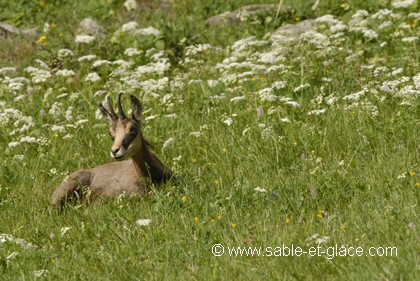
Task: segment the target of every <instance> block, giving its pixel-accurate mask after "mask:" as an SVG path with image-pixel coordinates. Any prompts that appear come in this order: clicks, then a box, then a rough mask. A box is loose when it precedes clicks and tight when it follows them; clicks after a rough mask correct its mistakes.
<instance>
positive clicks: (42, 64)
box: [35, 59, 50, 70]
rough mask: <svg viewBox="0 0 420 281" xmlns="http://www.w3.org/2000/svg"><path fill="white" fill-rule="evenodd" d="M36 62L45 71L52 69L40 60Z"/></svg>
mask: <svg viewBox="0 0 420 281" xmlns="http://www.w3.org/2000/svg"><path fill="white" fill-rule="evenodd" d="M35 62H36V63H37V64H38V65H39V66H40V67H41V68H43V69H46V70H48V69H50V67H49V66H48V64H46V63H45V62H44V61H42V60H40V59H35Z"/></svg>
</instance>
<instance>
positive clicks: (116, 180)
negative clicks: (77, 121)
mask: <svg viewBox="0 0 420 281" xmlns="http://www.w3.org/2000/svg"><path fill="white" fill-rule="evenodd" d="M120 97H121V94H119V95H118V109H119V113H120V117H117V116H116V114H115V112H114V110H113V109H112V106H111V102H110V99H109V98H108V99H107V101H108V110H107V109H105V108H104V107H103V106H102V105H101V106H100V110H101V112H102V114H103V115H104V117H105V118H106V119H107V121H108V123H109V125H110V135H111V139H112V140H113V141H114V143H113V146H112V148H111V156H112V157H113V158H114V159H116V160H118V162H112V163H107V164H104V165H100V166H97V167H95V168H92V169H86V170H80V171H77V172H75V173H73V174H71V175H69V176H68V177H67V178H66V179H65V180H64V181H63V182H62V183H61V184H60V185H59V186H58V187H57V188H56V190H55V191H54V193H53V195H52V205H53V207H54V208H60V207H62V206H63V204H64V203H65V202H66V200H67V199H68V198H70V197H73V196H76V197H83V196H84V193H86V192H85V191H86V190H87V191H88V192H87V193H89V200H93V199H95V198H97V197H114V196H118V195H120V194H123V193H125V194H127V195H136V196H142V195H144V194H145V193H146V192H147V190H148V188H149V186H150V184H152V183H153V184H155V185H160V184H163V183H165V182H167V181H168V180H170V179H171V178H172V177H173V173H172V171H171V170H170V169H169V168H167V167H166V166H165V165H164V164H163V163H162V162H161V161H160V160H159V159H158V158H157V157H156V156H155V155H154V154H153V153H152V152H151V151H150V149H149V145H148V143H147V141H146V140H145V139H144V138H143V135H142V132H141V130H140V128H141V105H140V102H139V101H138V100H137V99H136V98H135V97H133V96H131V102H132V109H133V114H132V118H131V119H130V118H127V117H125V115H124V113H123V111H122V108H121V101H120ZM125 158H131V159H129V160H124V161H119V160H122V159H125Z"/></svg>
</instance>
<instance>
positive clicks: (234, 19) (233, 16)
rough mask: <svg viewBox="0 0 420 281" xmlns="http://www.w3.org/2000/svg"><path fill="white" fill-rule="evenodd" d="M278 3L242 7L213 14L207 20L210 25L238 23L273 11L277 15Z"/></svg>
mask: <svg viewBox="0 0 420 281" xmlns="http://www.w3.org/2000/svg"><path fill="white" fill-rule="evenodd" d="M276 10H277V5H276V4H255V5H247V6H244V7H241V8H239V9H237V10H235V11H233V12H225V13H222V14H219V15H216V16H212V17H211V18H209V19H208V20H207V22H206V24H207V25H208V26H221V25H237V24H239V23H241V22H242V21H243V19H244V18H247V17H253V16H258V15H260V14H264V13H269V12H272V13H273V15H275V12H276Z"/></svg>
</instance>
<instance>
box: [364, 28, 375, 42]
mask: <svg viewBox="0 0 420 281" xmlns="http://www.w3.org/2000/svg"><path fill="white" fill-rule="evenodd" d="M362 34H363V37H365V38H366V39H369V40H372V39H376V38H378V33H376V32H375V31H373V30H371V29H363V30H362Z"/></svg>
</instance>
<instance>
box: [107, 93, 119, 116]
mask: <svg viewBox="0 0 420 281" xmlns="http://www.w3.org/2000/svg"><path fill="white" fill-rule="evenodd" d="M106 103H107V107H108V110H109V112H110V113H111V118H112V119H117V114H115V111H114V109H113V108H112V104H111V98H110V97H109V96H107V97H106Z"/></svg>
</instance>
